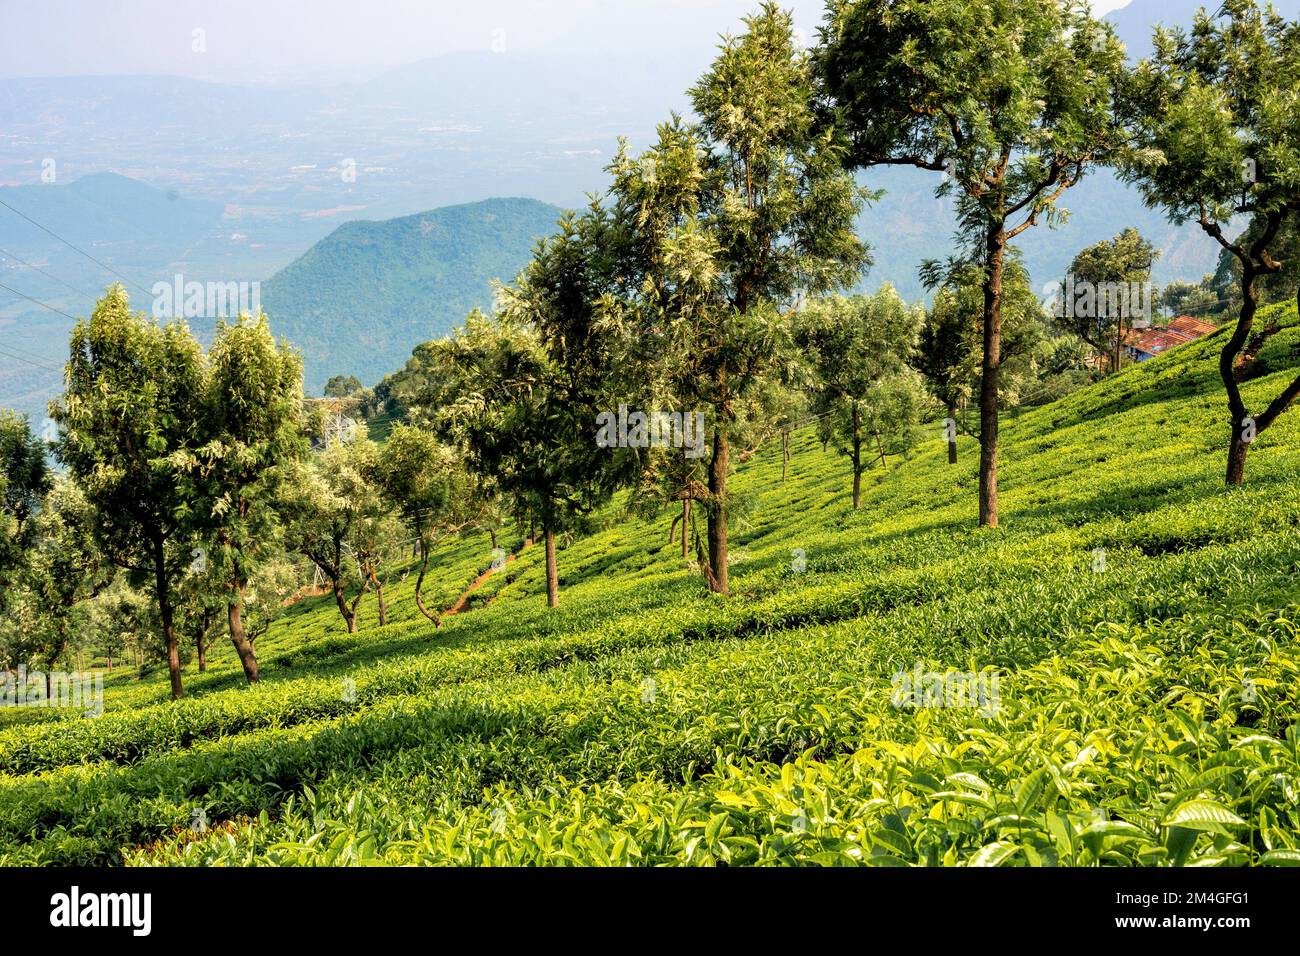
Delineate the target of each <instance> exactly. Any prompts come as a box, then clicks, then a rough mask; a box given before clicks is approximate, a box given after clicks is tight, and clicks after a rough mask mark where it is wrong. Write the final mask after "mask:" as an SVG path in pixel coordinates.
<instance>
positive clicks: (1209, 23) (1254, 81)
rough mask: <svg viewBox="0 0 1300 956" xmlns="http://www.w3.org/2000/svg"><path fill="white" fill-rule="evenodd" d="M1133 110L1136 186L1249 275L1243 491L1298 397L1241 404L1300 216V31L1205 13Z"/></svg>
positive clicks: (1236, 390) (1139, 74) (1250, 8)
mask: <svg viewBox="0 0 1300 956" xmlns="http://www.w3.org/2000/svg"><path fill="white" fill-rule="evenodd" d="M1124 107H1125V108H1124V114H1125V117H1126V119H1127V120H1128V121H1129V123H1130V125H1131V127H1132V133H1133V145H1132V149H1131V150H1130V151H1129V152H1128V153H1127V154H1126V156H1125V160H1126V162H1125V165H1124V172H1125V174H1126V175H1127V177H1128V178H1129V179H1130V180H1132V181H1134V182H1136V183H1137V185H1138V188H1139V189H1140V190H1141V191H1142V193H1143V196H1144V197H1145V198H1146V200H1147V202H1148V203H1149V204H1151V205H1157V206H1161V207H1163V208H1164V209H1165V211H1166V212H1167V213H1168V215H1169V216H1170V218H1171V219H1172V220H1173V221H1175V222H1179V223H1182V222H1195V223H1197V224H1198V225H1199V226H1200V227H1201V229H1202V230H1203V231H1204V232H1205V233H1206V234H1207V235H1209V236H1210V237H1211V238H1213V239H1214V240H1215V242H1217V243H1218V244H1219V245H1220V246H1221V247H1222V248H1223V250H1224V251H1225V252H1226V253H1228V255H1229V256H1231V258H1232V259H1233V260H1235V261H1236V264H1237V268H1238V269H1239V272H1238V276H1239V278H1238V286H1239V289H1240V306H1239V311H1238V314H1237V322H1236V326H1235V327H1234V328H1233V330H1232V333H1231V335H1229V336H1228V338H1227V339H1226V341H1225V342H1224V344H1223V348H1222V350H1221V352H1220V353H1219V377H1220V379H1221V380H1222V382H1223V387H1224V390H1225V392H1226V393H1227V398H1228V402H1227V404H1228V422H1227V425H1228V461H1227V469H1226V473H1225V479H1226V481H1227V483H1228V484H1229V485H1238V484H1241V483H1242V481H1244V480H1245V474H1246V453H1247V451H1248V450H1249V448H1250V445H1251V443H1252V442H1253V441H1254V440H1255V439H1256V438H1257V437H1258V435H1259V434H1260V433H1262V432H1263V431H1264V430H1265V429H1267V428H1268V427H1269V426H1271V425H1272V424H1273V422H1275V421H1276V420H1277V418H1278V416H1279V415H1281V414H1282V413H1283V412H1284V411H1285V410H1286V409H1287V407H1288V406H1290V405H1291V403H1292V402H1293V401H1294V400H1295V398H1296V396H1297V395H1300V376H1297V377H1296V378H1295V379H1294V380H1293V381H1292V382H1290V383H1289V384H1288V385H1286V386H1285V387H1284V388H1283V389H1282V391H1281V392H1280V393H1279V394H1278V395H1276V396H1275V397H1274V398H1273V400H1272V401H1271V402H1269V404H1268V405H1267V406H1266V407H1265V408H1264V409H1263V410H1262V411H1260V412H1259V413H1258V414H1255V415H1252V414H1251V413H1250V411H1249V409H1247V407H1246V403H1245V400H1244V399H1243V398H1242V394H1241V384H1242V382H1243V381H1244V380H1245V379H1247V378H1249V377H1250V371H1251V358H1250V355H1249V353H1252V352H1255V351H1257V349H1258V346H1259V345H1260V344H1262V339H1263V338H1265V337H1267V335H1268V334H1270V331H1271V330H1269V329H1264V330H1262V333H1261V334H1259V335H1256V334H1254V326H1255V313H1256V312H1257V310H1258V308H1259V297H1260V288H1259V287H1260V283H1261V280H1262V279H1264V278H1265V277H1267V276H1269V275H1271V274H1274V273H1277V272H1279V271H1281V270H1282V268H1283V264H1282V263H1281V262H1280V261H1279V260H1278V259H1277V251H1278V246H1279V238H1280V234H1281V233H1282V231H1283V226H1284V224H1285V222H1286V221H1287V219H1288V218H1290V217H1294V216H1295V215H1296V214H1297V213H1298V212H1300V25H1297V24H1295V23H1290V22H1288V21H1286V20H1284V19H1283V18H1281V17H1280V16H1278V15H1277V14H1276V13H1275V12H1273V10H1272V8H1269V9H1267V10H1261V9H1260V8H1259V7H1258V6H1256V5H1255V3H1254V2H1253V0H1225V2H1224V4H1223V6H1222V8H1221V10H1220V11H1219V12H1218V13H1217V14H1216V15H1214V16H1211V15H1209V14H1207V13H1206V12H1205V11H1204V10H1202V11H1201V12H1200V13H1198V14H1197V16H1196V20H1195V22H1194V25H1193V27H1192V30H1191V32H1190V33H1188V32H1186V31H1183V30H1164V29H1158V30H1157V31H1156V35H1155V53H1154V55H1153V56H1152V57H1151V58H1150V59H1148V60H1144V61H1142V63H1140V64H1139V65H1138V68H1137V70H1136V71H1135V73H1134V75H1133V78H1132V82H1131V84H1130V90H1129V95H1128V96H1126V98H1125V103H1124ZM1240 212H1245V213H1248V214H1249V215H1250V216H1251V219H1252V223H1251V227H1250V229H1248V230H1247V232H1246V234H1245V235H1244V236H1242V237H1239V238H1238V239H1237V240H1235V241H1233V240H1231V239H1229V238H1228V236H1227V234H1226V232H1225V229H1226V228H1227V226H1228V222H1229V220H1230V219H1231V217H1232V216H1233V215H1235V214H1237V213H1240ZM1234 271H1236V270H1234ZM1297 294H1298V295H1300V290H1298V291H1297ZM1248 346H1249V348H1248Z"/></svg>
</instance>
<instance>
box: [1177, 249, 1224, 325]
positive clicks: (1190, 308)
mask: <svg viewBox="0 0 1300 956" xmlns="http://www.w3.org/2000/svg"><path fill="white" fill-rule="evenodd" d="M1234 261H1235V260H1234ZM1160 306H1161V308H1163V309H1164V310H1165V312H1166V314H1168V315H1174V316H1178V315H1195V316H1206V315H1210V314H1211V313H1215V312H1218V311H1219V309H1220V306H1221V303H1220V301H1219V293H1218V290H1217V289H1215V288H1214V275H1213V273H1208V274H1206V275H1205V276H1203V277H1202V278H1201V281H1200V282H1199V283H1198V282H1182V281H1180V280H1174V281H1173V282H1170V283H1168V284H1167V285H1166V286H1165V287H1164V288H1163V289H1161V290H1160Z"/></svg>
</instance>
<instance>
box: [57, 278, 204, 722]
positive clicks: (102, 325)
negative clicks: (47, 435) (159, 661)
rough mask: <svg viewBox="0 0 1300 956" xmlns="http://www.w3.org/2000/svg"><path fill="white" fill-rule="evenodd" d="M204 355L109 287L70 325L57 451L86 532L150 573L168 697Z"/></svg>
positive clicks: (124, 563) (140, 572) (174, 327)
mask: <svg viewBox="0 0 1300 956" xmlns="http://www.w3.org/2000/svg"><path fill="white" fill-rule="evenodd" d="M203 386H204V370H203V354H202V349H201V348H200V347H199V344H198V342H197V341H195V339H194V336H193V335H191V334H190V331H189V329H188V328H187V327H186V326H185V325H184V324H183V323H179V322H172V323H168V324H167V325H166V326H159V325H158V324H157V323H155V322H152V321H150V320H149V319H147V318H146V317H145V316H144V315H142V314H140V313H132V312H131V308H130V302H129V301H128V299H127V295H126V290H125V289H123V288H122V286H120V285H114V286H112V287H110V288H109V289H108V291H107V293H106V294H105V296H104V298H102V299H100V300H99V302H98V303H97V304H96V306H95V309H94V311H93V312H92V313H91V316H90V319H89V320H84V319H83V320H82V321H79V322H78V323H77V325H76V327H75V328H74V329H73V332H72V347H71V355H70V357H69V359H68V364H67V367H66V369H65V371H64V392H63V397H62V398H60V399H58V400H56V401H54V402H51V403H50V417H51V418H53V419H54V421H55V422H57V423H58V424H59V426H60V436H59V440H58V443H57V445H56V453H57V455H58V457H59V459H60V460H61V461H63V462H64V464H66V465H67V467H68V471H69V472H70V474H71V475H72V476H73V477H74V478H75V479H76V481H77V483H78V485H79V486H80V487H81V489H82V490H83V492H84V493H85V495H86V499H87V501H88V502H89V503H90V505H91V506H92V507H93V508H94V513H95V518H94V522H93V528H94V537H95V539H96V541H97V542H98V544H99V546H100V548H102V550H103V552H104V554H105V555H106V556H107V557H108V559H109V560H110V561H112V562H113V563H114V564H116V565H117V566H118V567H121V568H125V569H127V570H128V571H130V572H131V573H132V574H133V575H136V576H141V577H148V578H150V579H151V580H152V584H153V592H154V598H155V599H156V600H157V602H158V614H159V620H160V623H161V627H162V637H163V642H164V644H165V646H166V653H167V668H168V670H169V672H170V675H171V692H172V698H173V699H178V698H180V696H181V694H182V686H181V662H180V652H179V649H178V645H177V635H176V622H175V609H174V605H173V590H174V589H175V586H176V583H177V581H178V580H179V579H180V577H181V576H182V575H183V574H184V573H185V570H186V568H187V567H188V566H189V564H190V562H191V561H192V558H191V555H190V551H191V550H192V548H193V543H194V540H195V537H194V532H193V527H194V510H193V502H192V500H191V498H190V486H189V483H188V481H187V479H186V476H185V474H184V466H183V465H182V464H181V463H179V462H178V458H177V456H178V455H180V456H182V457H183V456H184V455H185V454H186V453H187V452H189V451H191V450H192V448H193V447H194V445H195V443H196V442H195V439H196V436H197V435H199V434H200V432H201V430H202V423H200V422H199V421H197V416H198V415H199V414H200V403H199V402H197V401H196V400H195V399H196V396H199V395H202V393H203Z"/></svg>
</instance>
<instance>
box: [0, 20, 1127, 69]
mask: <svg viewBox="0 0 1300 956" xmlns="http://www.w3.org/2000/svg"><path fill="white" fill-rule="evenodd" d="M1126 3H1127V0H1094V9H1095V10H1096V11H1097V12H1099V13H1105V12H1108V11H1109V10H1111V9H1114V8H1116V7H1120V6H1124V5H1125V4H1126ZM756 6H757V0H36V2H33V0H0V77H15V76H58V75H70V74H83V75H84V74H122V73H153V74H156V73H166V74H175V75H180V76H188V77H194V78H198V79H214V80H222V81H244V82H265V81H276V80H306V81H311V82H322V81H324V82H328V81H330V80H331V79H335V80H339V81H346V80H353V79H358V78H364V77H366V76H369V75H373V74H374V73H377V72H380V71H382V70H383V69H386V68H388V67H391V66H396V65H398V64H402V63H408V62H411V61H413V60H419V59H422V58H424V57H429V56H436V55H438V54H442V53H448V52H452V51H458V50H487V49H490V48H492V45H493V43H494V42H496V43H497V44H498V45H499V44H501V43H502V42H504V44H505V45H506V47H507V49H514V50H521V51H523V50H572V51H579V52H580V51H583V50H595V49H603V50H618V49H629V48H636V49H656V48H670V47H673V46H680V45H682V44H689V45H690V46H696V45H699V44H700V43H706V44H709V45H711V43H712V40H713V38H714V37H716V35H717V34H718V33H721V32H723V31H728V30H734V29H735V28H736V26H737V24H738V23H739V21H740V18H741V17H742V16H743V15H744V14H746V13H748V12H750V11H752V10H753V9H754V8H755V7H756ZM785 6H786V7H788V8H790V9H792V10H794V12H795V16H796V22H797V24H798V25H799V27H800V28H801V29H803V30H805V31H806V32H807V33H809V34H811V33H812V32H813V31H814V30H815V29H816V27H817V25H818V23H819V22H820V21H821V16H822V11H823V9H824V2H823V0H786V2H785ZM196 30H202V31H204V33H203V34H202V39H203V41H204V42H203V43H202V44H196V42H195V33H194V31H196ZM196 45H201V46H203V47H205V49H203V50H202V51H196V50H195V49H194V47H195V46H196Z"/></svg>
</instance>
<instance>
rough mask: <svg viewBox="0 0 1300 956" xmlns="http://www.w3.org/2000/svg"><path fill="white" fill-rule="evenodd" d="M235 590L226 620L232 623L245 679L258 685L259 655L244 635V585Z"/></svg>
mask: <svg viewBox="0 0 1300 956" xmlns="http://www.w3.org/2000/svg"><path fill="white" fill-rule="evenodd" d="M233 590H234V595H233V597H234V600H232V601H230V602H229V603H227V604H226V619H227V621H229V623H230V643H231V644H233V645H235V653H236V654H238V655H239V663H240V665H241V666H242V667H243V668H244V677H245V678H246V679H247V680H248V682H249V683H250V684H256V683H257V681H258V675H257V655H256V654H255V653H254V652H253V645H252V644H251V643H250V642H249V640H248V636H247V635H246V634H245V633H244V585H243V583H242V582H240V583H237V584H236V585H235V586H234V589H233ZM200 640H201V638H200Z"/></svg>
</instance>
